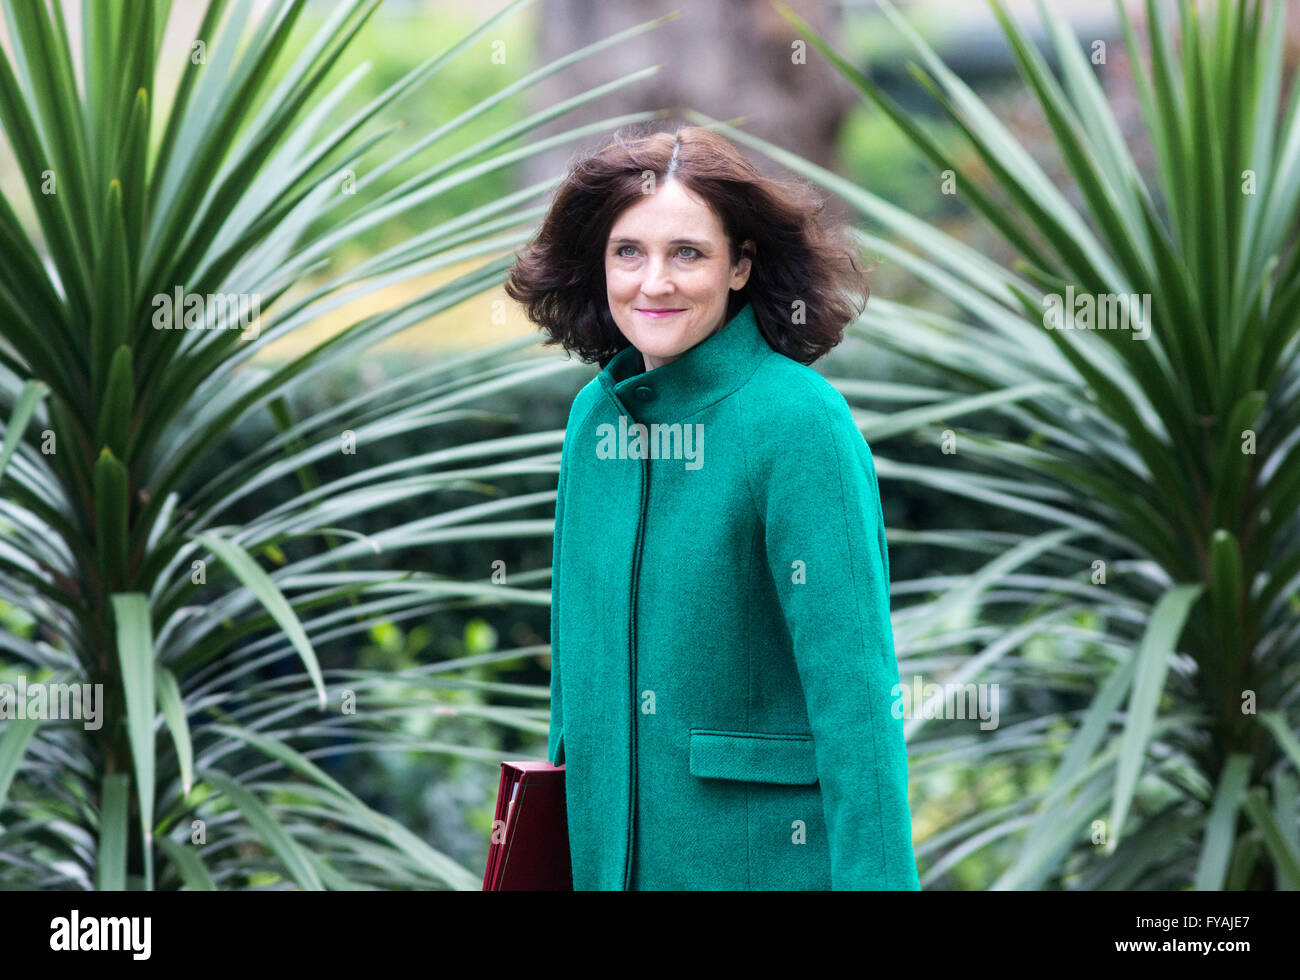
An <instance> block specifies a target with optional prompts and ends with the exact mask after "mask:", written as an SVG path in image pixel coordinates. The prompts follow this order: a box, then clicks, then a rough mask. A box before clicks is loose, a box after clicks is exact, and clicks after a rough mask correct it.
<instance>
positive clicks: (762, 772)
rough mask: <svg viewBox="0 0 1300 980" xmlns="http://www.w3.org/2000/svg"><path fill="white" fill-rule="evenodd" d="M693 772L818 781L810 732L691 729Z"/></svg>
mask: <svg viewBox="0 0 1300 980" xmlns="http://www.w3.org/2000/svg"><path fill="white" fill-rule="evenodd" d="M690 767H691V775H692V776H703V777H705V778H708V779H738V780H742V781H747V782H759V783H784V784H786V785H790V786H807V785H811V784H812V783H815V782H817V756H816V755H815V753H814V750H813V737H812V736H811V735H778V734H771V733H767V732H720V731H713V730H710V729H702V728H692V729H691V761H690Z"/></svg>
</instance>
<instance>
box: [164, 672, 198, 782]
mask: <svg viewBox="0 0 1300 980" xmlns="http://www.w3.org/2000/svg"><path fill="white" fill-rule="evenodd" d="M156 670H157V673H156V674H155V675H154V696H155V697H156V698H157V701H158V706H159V707H160V708H162V713H163V717H164V718H165V719H166V720H167V728H168V730H169V731H170V732H171V733H172V742H173V743H174V744H175V746H176V760H177V762H178V764H179V765H180V769H181V788H182V790H183V791H184V793H185V795H186V796H188V795H189V793H190V788H191V787H192V786H193V785H194V768H193V766H194V748H193V746H192V744H191V742H190V726H189V722H187V721H186V720H185V701H184V699H183V698H182V697H181V690H180V685H178V684H177V683H176V676H175V675H174V674H173V673H172V672H171V671H170V670H168V669H167V668H166V667H161V666H160V667H157V668H156Z"/></svg>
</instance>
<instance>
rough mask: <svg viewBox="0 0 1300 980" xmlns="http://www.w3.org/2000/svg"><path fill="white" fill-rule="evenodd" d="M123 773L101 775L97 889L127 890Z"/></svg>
mask: <svg viewBox="0 0 1300 980" xmlns="http://www.w3.org/2000/svg"><path fill="white" fill-rule="evenodd" d="M129 791H130V781H129V779H128V777H127V775H126V773H121V772H117V773H109V774H107V775H106V776H105V777H104V786H103V795H102V797H101V800H102V802H101V805H100V808H99V856H98V860H97V862H96V865H95V870H96V877H95V887H96V888H98V889H99V890H100V891H119V892H120V891H125V890H126V835H127V827H126V824H127V809H126V805H127V794H128V793H129Z"/></svg>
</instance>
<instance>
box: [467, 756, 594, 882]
mask: <svg viewBox="0 0 1300 980" xmlns="http://www.w3.org/2000/svg"><path fill="white" fill-rule="evenodd" d="M483 890H484V891H573V872H572V867H571V865H570V864H569V822H568V820H567V818H566V815H565V809H564V766H553V765H551V764H550V763H549V762H502V763H501V784H500V786H499V787H498V788H497V808H496V814H495V815H494V817H493V819H492V844H491V846H490V847H489V848H488V859H487V868H486V869H485V870H484V872H483Z"/></svg>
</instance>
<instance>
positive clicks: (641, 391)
mask: <svg viewBox="0 0 1300 980" xmlns="http://www.w3.org/2000/svg"><path fill="white" fill-rule="evenodd" d="M636 396H637V398H640V399H641V400H642V401H643V402H648V401H650V400H652V399H653V398H654V396H655V390H654V389H653V388H651V387H650V386H649V385H642V386H641V387H640V388H638V389H637V390H636Z"/></svg>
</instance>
